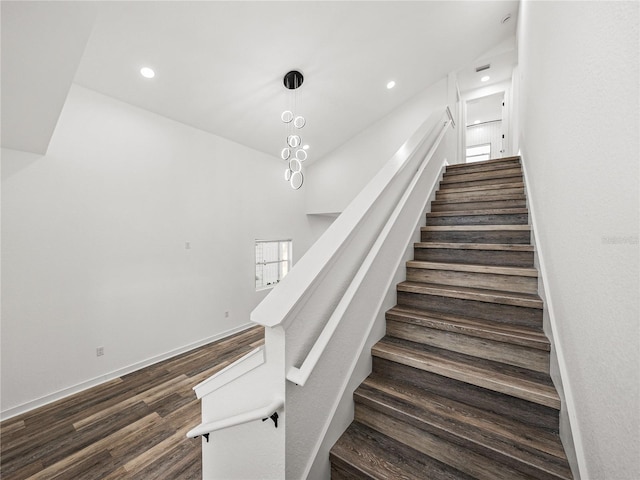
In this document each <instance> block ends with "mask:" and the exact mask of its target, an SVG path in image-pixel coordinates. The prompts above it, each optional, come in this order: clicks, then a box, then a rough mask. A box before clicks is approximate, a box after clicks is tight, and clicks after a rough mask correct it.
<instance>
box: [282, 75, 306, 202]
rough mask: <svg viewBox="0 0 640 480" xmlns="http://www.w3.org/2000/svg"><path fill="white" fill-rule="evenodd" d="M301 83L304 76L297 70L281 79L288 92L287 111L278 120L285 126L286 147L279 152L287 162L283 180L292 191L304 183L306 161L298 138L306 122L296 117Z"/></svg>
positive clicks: (299, 116)
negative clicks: (303, 169)
mask: <svg viewBox="0 0 640 480" xmlns="http://www.w3.org/2000/svg"><path fill="white" fill-rule="evenodd" d="M303 81H304V76H303V75H302V73H300V72H298V71H297V70H292V71H290V72H288V73H287V74H286V75H285V76H284V79H283V83H284V86H285V88H286V89H287V90H288V109H287V110H285V111H284V112H282V115H281V116H280V119H281V120H282V122H283V123H284V124H285V125H286V138H287V146H286V147H284V148H283V149H282V150H281V152H280V158H282V160H284V161H286V162H287V169H286V170H285V171H284V179H285V180H286V181H287V182H289V184H290V185H291V188H293V189H294V190H298V189H299V188H300V187H302V184H303V183H304V175H303V174H302V162H304V161H305V160H306V159H307V151H306V150H305V149H304V148H303V146H302V138H301V137H300V129H302V128H303V127H304V126H305V124H306V123H307V122H306V120H305V118H304V117H303V116H302V115H296V113H297V107H298V105H297V103H298V96H297V91H296V90H297V89H298V88H300V86H301V85H302V82H303Z"/></svg>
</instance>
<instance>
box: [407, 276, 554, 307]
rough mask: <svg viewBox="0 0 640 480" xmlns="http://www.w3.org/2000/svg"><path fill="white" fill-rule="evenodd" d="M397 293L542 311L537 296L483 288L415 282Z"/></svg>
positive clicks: (408, 283) (409, 283) (540, 301)
mask: <svg viewBox="0 0 640 480" xmlns="http://www.w3.org/2000/svg"><path fill="white" fill-rule="evenodd" d="M397 291H398V292H408V293H418V294H426V295H436V296H440V297H451V298H460V299H464V300H475V301H479V302H487V303H498V304H502V305H513V306H518V307H525V308H536V309H542V307H543V304H542V300H541V299H540V297H539V296H538V295H534V294H528V293H512V292H502V291H498V290H487V289H483V288H468V287H454V286H449V285H437V284H429V283H417V282H401V283H399V284H398V287H397Z"/></svg>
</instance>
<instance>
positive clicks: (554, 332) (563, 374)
mask: <svg viewBox="0 0 640 480" xmlns="http://www.w3.org/2000/svg"><path fill="white" fill-rule="evenodd" d="M518 154H519V155H520V159H521V160H520V161H521V163H522V170H523V176H524V186H525V190H526V196H527V207H528V209H529V223H530V224H531V231H532V235H533V243H534V245H535V255H536V257H537V259H536V260H537V263H538V265H537V266H538V270H539V275H540V281H541V282H542V285H543V288H542V289H541V293H542V295H543V296H544V298H543V299H542V300H543V301H544V305H545V309H546V310H547V314H548V318H549V328H550V329H551V332H549V333H550V334H551V337H552V338H551V340H552V342H553V345H552V348H553V349H554V350H555V354H556V359H557V364H558V365H557V366H558V370H559V374H560V382H561V385H560V386H559V387H560V390H561V391H560V392H559V393H560V394H561V395H562V397H563V398H562V400H563V401H564V402H565V406H566V411H567V416H568V424H569V428H570V430H571V431H570V432H569V435H568V436H569V438H571V440H572V443H573V445H571V446H569V445H565V448H567V447H569V448H572V449H573V452H572V453H573V454H574V456H575V460H576V462H577V465H576V467H577V469H578V472H574V474H575V473H578V475H577V478H578V479H582V480H586V479H587V478H588V474H587V467H586V459H585V457H584V448H583V445H582V436H581V434H580V427H579V424H578V419H577V416H576V407H575V397H574V395H573V391H572V390H571V384H570V382H569V371H568V368H567V362H566V360H565V356H564V351H563V348H562V343H561V342H560V338H559V336H558V321H557V318H556V316H555V311H554V308H553V300H552V295H551V292H549V285H550V283H549V278H548V276H547V269H546V265H545V261H544V255H543V248H542V245H541V244H540V235H539V234H538V232H539V229H538V224H537V222H536V214H535V208H534V206H533V204H532V202H531V199H532V198H533V196H532V194H531V190H530V184H529V182H528V181H527V179H528V178H529V176H528V172H527V166H526V163H525V159H524V158H523V155H522V153H521V152H519V153H518ZM560 433H561V437H563V435H562V431H561V432H560ZM563 440H565V439H564V438H563ZM569 457H571V455H569ZM570 463H571V462H570Z"/></svg>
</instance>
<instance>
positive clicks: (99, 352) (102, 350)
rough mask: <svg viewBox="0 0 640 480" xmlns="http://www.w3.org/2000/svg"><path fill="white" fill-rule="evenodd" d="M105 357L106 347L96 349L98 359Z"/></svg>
mask: <svg viewBox="0 0 640 480" xmlns="http://www.w3.org/2000/svg"><path fill="white" fill-rule="evenodd" d="M103 355H104V347H98V348H96V357H101V356H103Z"/></svg>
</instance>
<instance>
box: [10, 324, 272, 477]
mask: <svg viewBox="0 0 640 480" xmlns="http://www.w3.org/2000/svg"><path fill="white" fill-rule="evenodd" d="M263 342H264V329H263V328H262V327H253V328H251V329H248V330H245V331H243V332H241V333H239V334H236V335H233V336H231V337H228V338H225V339H223V340H220V341H217V342H214V343H212V344H209V345H206V346H204V347H200V348H197V349H195V350H192V351H190V352H187V353H184V354H181V355H178V356H176V357H173V358H171V359H168V360H165V361H163V362H160V363H157V364H155V365H152V366H150V367H147V368H144V369H142V370H139V371H137V372H134V373H131V374H129V375H125V376H123V377H120V378H116V379H114V380H111V381H109V382H106V383H104V384H102V385H99V386H97V387H94V388H91V389H89V390H86V391H84V392H81V393H79V394H76V395H73V396H71V397H67V398H65V399H62V400H60V401H58V402H55V403H52V404H50V405H46V406H44V407H41V408H39V409H36V410H32V411H31V412H27V413H25V414H22V415H19V416H16V417H13V418H10V419H8V420H6V421H4V422H2V424H1V425H0V436H1V440H0V442H1V451H0V478H2V479H3V480H19V479H34V480H35V479H47V480H49V479H60V480H62V479H69V480H71V479H73V480H90V479H99V480H115V479H136V480H137V479H140V480H142V479H144V480H150V479H164V480H173V479H180V480H183V479H184V480H188V479H198V480H199V479H200V478H201V475H202V464H201V441H200V439H189V438H186V433H187V431H189V430H190V429H191V428H193V427H194V426H196V425H197V424H198V423H200V401H199V400H197V399H196V396H195V394H194V392H193V390H192V387H194V386H195V385H196V384H198V383H199V382H201V381H202V380H204V379H206V378H208V377H209V376H211V375H212V374H213V373H215V372H217V371H219V370H221V369H222V368H224V367H225V366H227V365H229V364H230V363H232V362H233V361H235V360H236V359H237V358H239V357H241V356H242V355H244V354H245V353H247V352H249V351H251V350H252V349H254V348H255V347H257V346H258V345H261V344H262V343H263Z"/></svg>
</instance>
